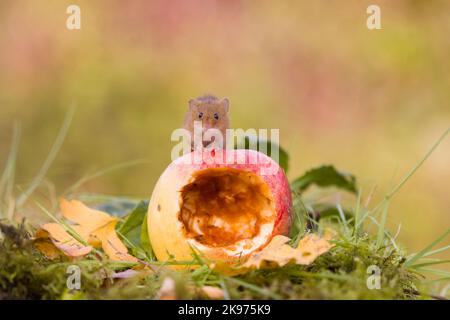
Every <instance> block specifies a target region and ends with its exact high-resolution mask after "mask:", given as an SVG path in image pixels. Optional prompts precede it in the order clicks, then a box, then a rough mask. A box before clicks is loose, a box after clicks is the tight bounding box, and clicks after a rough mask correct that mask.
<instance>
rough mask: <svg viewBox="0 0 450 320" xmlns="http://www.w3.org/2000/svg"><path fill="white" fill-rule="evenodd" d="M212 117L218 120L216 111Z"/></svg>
mask: <svg viewBox="0 0 450 320" xmlns="http://www.w3.org/2000/svg"><path fill="white" fill-rule="evenodd" d="M214 119H216V120H219V114H218V113H217V112H216V113H214Z"/></svg>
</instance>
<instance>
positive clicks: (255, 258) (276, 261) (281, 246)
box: [242, 234, 332, 269]
mask: <svg viewBox="0 0 450 320" xmlns="http://www.w3.org/2000/svg"><path fill="white" fill-rule="evenodd" d="M289 241H290V239H289V238H288V237H285V236H281V235H277V236H275V237H273V238H272V240H271V241H270V242H269V244H268V245H267V246H266V247H264V249H262V250H261V251H258V252H254V253H252V254H251V255H250V257H249V258H248V260H247V261H246V262H245V263H244V264H243V266H242V267H243V268H244V269H260V268H264V267H270V266H280V267H282V266H284V265H286V264H288V263H296V264H301V265H308V264H311V263H312V262H313V261H314V260H315V259H316V258H317V257H318V256H320V255H321V254H323V253H325V252H327V251H328V250H329V249H330V248H331V247H332V245H331V244H330V243H329V242H328V240H327V239H325V238H320V237H319V236H318V235H316V234H308V235H306V236H305V237H304V238H303V239H301V240H300V242H299V244H298V246H297V248H292V247H291V246H290V245H289V244H287V243H288V242H289Z"/></svg>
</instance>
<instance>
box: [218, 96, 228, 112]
mask: <svg viewBox="0 0 450 320" xmlns="http://www.w3.org/2000/svg"><path fill="white" fill-rule="evenodd" d="M220 104H221V105H222V106H223V108H224V109H225V112H228V109H230V100H228V98H223V99H222V101H220Z"/></svg>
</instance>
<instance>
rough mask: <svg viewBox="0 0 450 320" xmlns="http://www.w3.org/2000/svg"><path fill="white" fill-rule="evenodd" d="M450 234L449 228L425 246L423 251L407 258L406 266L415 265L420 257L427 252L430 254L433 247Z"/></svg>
mask: <svg viewBox="0 0 450 320" xmlns="http://www.w3.org/2000/svg"><path fill="white" fill-rule="evenodd" d="M449 234H450V228H449V229H447V230H446V231H445V232H444V233H443V234H442V235H440V236H439V237H438V238H437V239H436V240H434V241H433V242H432V243H430V244H429V245H428V246H426V247H425V248H423V249H422V250H421V251H419V252H418V253H416V254H415V255H413V256H412V257H410V258H409V259H408V260H406V262H405V266H406V267H410V266H411V265H413V264H414V263H415V262H416V261H418V260H419V259H421V258H423V257H425V256H426V255H427V254H429V253H430V252H432V250H431V249H432V248H433V247H434V246H435V245H437V244H438V243H439V242H441V241H442V240H444V239H445V237H447V236H448V235H449Z"/></svg>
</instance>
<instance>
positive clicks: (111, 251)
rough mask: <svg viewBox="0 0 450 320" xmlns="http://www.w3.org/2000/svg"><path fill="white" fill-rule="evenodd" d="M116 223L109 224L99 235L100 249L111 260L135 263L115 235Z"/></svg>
mask: <svg viewBox="0 0 450 320" xmlns="http://www.w3.org/2000/svg"><path fill="white" fill-rule="evenodd" d="M115 227H116V222H115V221H113V222H110V223H109V224H108V225H107V226H106V227H105V228H104V231H103V233H101V236H100V237H101V240H102V248H103V251H105V253H106V254H107V255H108V257H109V258H110V259H111V260H114V261H130V262H136V261H137V259H136V258H135V257H133V256H132V255H130V254H128V249H127V247H125V245H124V244H123V242H122V241H121V240H120V239H119V237H118V236H117V233H116V229H115Z"/></svg>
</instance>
